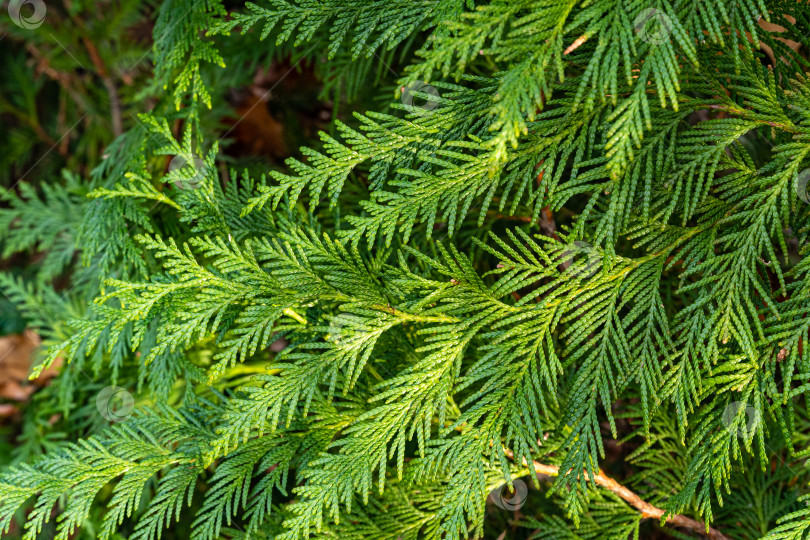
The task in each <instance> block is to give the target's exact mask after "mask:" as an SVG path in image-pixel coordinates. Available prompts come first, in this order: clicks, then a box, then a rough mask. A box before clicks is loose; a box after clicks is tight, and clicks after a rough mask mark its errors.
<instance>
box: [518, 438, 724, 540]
mask: <svg viewBox="0 0 810 540" xmlns="http://www.w3.org/2000/svg"><path fill="white" fill-rule="evenodd" d="M504 452H505V453H506V455H507V456H509V458H510V459H514V458H515V455H514V453H513V452H512V451H511V450H509V449H504ZM523 465H524V466H526V467H528V466H529V464H528V462H527V461H526V460H525V459H523ZM532 465H533V466H534V470H535V471H537V472H538V473H539V474H544V475H546V476H558V475H559V474H560V468H559V467H557V466H556V465H546V464H544V463H540V462H539V461H532ZM593 481H594V483H595V484H596V485H598V486H600V487H603V488H605V489H607V490H608V491H610V492H612V493H614V494H615V495H617V496H618V497H620V498H621V499H622V500H624V501H625V502H626V503H628V504H629V505H630V506H632V507H633V508H635V509H636V510H638V511H639V512H641V518H642V519H648V518H655V519H659V520H660V519H661V518H662V517H663V516H664V514H665V513H666V511H665V510H664V509H663V508H658V507H657V506H653V505H652V504H650V503H648V502H647V501H645V500H643V499H642V498H641V497H639V496H638V495H636V494H635V493H633V492H632V491H630V490H629V489H627V488H626V487H625V486H623V485H621V484H620V483H618V482H617V481H616V480H614V479H613V478H611V477H609V476H607V475H606V474H605V473H604V471H602V470H601V469H599V474H598V475H596V477H595V478H594V479H593ZM665 523H666V524H668V525H674V526H676V527H681V528H683V529H688V530H690V531H693V532H696V533H698V534H702V535H704V536H706V537H707V538H711V539H712V540H731V539H730V538H729V537H728V536H726V535H724V534H723V533H721V532H720V531H718V530H717V529H715V528H713V527H708V526H706V524H704V523H701V522H700V521H697V520H694V519H692V518H688V517H686V516H682V515H680V514H674V515H670V516H668V517H667V518H666V522H665Z"/></svg>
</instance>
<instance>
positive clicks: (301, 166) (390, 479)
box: [0, 0, 810, 540]
mask: <svg viewBox="0 0 810 540" xmlns="http://www.w3.org/2000/svg"><path fill="white" fill-rule="evenodd" d="M651 9H654V10H655V11H652V12H651V11H650V10H651ZM651 13H652V15H651ZM152 15H153V16H154V19H155V25H154V44H153V52H152V60H153V63H154V66H155V69H154V74H153V75H154V78H153V79H152V80H151V81H150V82H148V83H147V82H144V83H143V84H142V86H141V87H140V88H139V89H138V91H139V95H140V96H141V97H144V98H148V99H149V100H150V108H149V110H146V107H143V108H142V109H139V110H138V112H140V113H141V114H140V115H138V116H137V117H136V116H134V115H133V116H131V118H130V120H131V124H128V128H127V130H125V131H124V132H123V133H121V134H120V135H119V136H118V137H116V138H114V140H113V138H112V137H111V138H110V139H111V140H109V141H107V142H108V144H109V146H108V147H107V150H106V151H105V153H104V157H103V158H102V159H100V160H98V161H97V162H94V163H93V165H95V167H94V168H93V169H92V171H91V172H89V173H87V174H83V171H75V170H74V171H71V172H65V173H64V175H63V177H62V179H55V178H54V179H52V180H50V181H49V182H42V185H41V187H35V186H34V185H31V184H27V183H22V184H20V186H19V188H18V189H17V190H15V191H12V192H9V193H8V194H7V195H5V196H4V200H5V201H6V205H5V207H3V208H2V209H0V245H1V246H2V253H3V256H4V257H9V256H11V255H14V254H18V253H21V252H22V253H28V254H31V253H41V254H43V257H41V258H40V259H39V261H38V262H37V263H35V264H32V267H31V268H32V271H30V272H27V275H25V276H21V275H14V274H20V273H21V272H14V271H11V272H8V273H7V274H4V275H0V283H1V284H2V286H3V289H4V290H6V291H7V294H8V296H9V299H10V301H11V302H12V303H13V304H15V305H16V306H17V310H18V312H19V313H20V315H21V317H23V318H24V319H25V320H26V321H27V322H28V324H29V325H31V326H35V327H37V328H39V329H40V333H41V334H42V335H43V337H44V338H45V339H44V341H45V346H44V347H43V349H44V350H45V354H44V355H43V358H42V359H41V361H40V362H39V364H38V365H37V366H36V367H35V368H34V370H33V375H37V374H39V373H41V372H42V370H44V369H45V368H48V367H51V366H52V365H54V364H55V362H57V360H59V359H63V360H64V361H65V363H64V365H63V367H62V368H61V372H60V375H59V377H57V379H56V380H55V381H54V383H53V384H52V385H51V386H49V387H48V388H46V389H43V390H42V391H41V392H40V393H39V394H38V397H37V398H36V399H39V400H41V401H39V402H38V401H36V400H35V401H34V402H33V403H34V406H35V407H37V409H34V412H32V413H31V416H32V417H31V418H27V419H26V420H25V425H26V426H29V427H28V428H26V429H28V430H31V429H33V428H31V427H30V426H40V427H41V426H42V425H43V424H46V423H44V422H43V418H44V415H45V414H51V413H52V412H53V411H54V410H58V411H60V413H61V415H62V418H61V419H60V420H59V422H58V423H57V424H56V425H48V427H42V428H41V429H40V431H38V432H37V434H36V435H32V437H33V442H31V441H29V443H30V444H29V445H27V446H26V448H28V450H25V451H20V452H19V453H18V454H17V455H15V456H14V457H13V458H12V459H10V460H8V461H9V462H10V464H9V467H8V468H7V469H5V470H4V472H2V473H0V530H3V531H4V532H7V531H9V530H11V526H12V521H13V522H14V523H17V524H19V525H23V524H24V527H23V532H22V536H23V537H24V538H25V539H30V540H33V539H36V538H38V537H39V536H40V535H41V534H46V533H47V531H46V533H41V531H43V527H46V526H47V525H46V523H47V522H48V520H49V519H50V517H51V514H52V510H53V509H54V507H55V508H56V511H55V514H56V516H57V517H56V524H55V528H54V529H52V532H53V536H54V537H56V538H60V539H62V538H65V539H66V538H72V535H73V534H75V531H76V530H77V529H78V528H84V530H88V529H89V530H91V531H92V534H93V535H95V536H94V537H98V538H114V537H115V536H114V535H116V534H121V535H124V536H125V537H128V538H137V539H144V540H147V539H148V540H152V539H158V538H162V537H169V536H167V535H171V534H173V532H172V528H173V527H175V525H174V524H175V522H177V523H180V524H186V525H187V526H188V528H189V530H188V531H187V532H186V531H184V532H182V533H178V534H181V535H182V534H186V535H187V536H188V537H191V538H195V539H196V538H199V539H205V540H210V539H214V538H244V539H248V538H251V539H253V538H276V539H279V540H281V539H285V540H299V539H300V540H303V539H306V538H310V537H326V538H341V539H343V538H350V539H351V538H390V539H392V540H393V539H411V538H412V539H416V538H448V539H449V538H462V539H463V538H471V537H492V538H497V537H499V535H500V534H501V533H502V532H505V531H506V530H507V529H509V531H510V534H511V535H512V536H509V537H515V538H528V537H532V538H617V539H618V538H628V537H634V538H637V537H644V536H645V535H648V534H652V531H653V530H654V529H655V530H658V531H659V532H661V533H663V534H669V535H673V536H675V537H680V538H683V537H687V536H686V535H687V534H690V535H696V534H699V532H700V530H699V529H700V527H698V528H696V529H693V530H689V531H686V530H684V529H683V528H679V526H677V524H675V525H676V526H673V523H672V522H666V518H667V517H668V516H673V515H676V514H677V515H680V517H688V518H689V519H694V520H698V521H700V522H701V523H700V526H701V527H702V526H703V525H702V524H703V523H705V525H706V527H708V526H711V527H714V528H715V529H716V530H718V531H721V532H722V533H723V534H725V535H727V536H728V537H730V538H746V539H748V538H751V539H754V538H761V537H762V538H765V537H767V538H780V539H782V538H784V539H787V538H804V537H806V536H807V535H808V534H810V512H808V511H807V510H806V508H805V507H806V506H807V500H808V499H807V497H808V494H810V491H808V489H807V487H808V483H809V482H810V474H808V470H807V468H806V467H805V465H804V460H805V459H806V456H807V453H808V450H807V445H808V442H810V435H809V434H810V417H809V415H808V412H807V403H808V402H807V399H806V393H807V391H808V386H807V380H808V379H809V378H810V348H808V347H807V346H806V345H807V344H806V340H807V339H808V338H810V262H809V261H810V258H808V256H807V254H808V248H807V239H808V233H809V232H810V228H808V225H810V204H808V203H807V201H808V200H810V199H809V198H808V193H807V192H806V189H807V185H806V184H807V176H806V175H810V172H805V171H808V167H810V156H809V155H808V154H810V89H809V87H808V84H809V83H808V81H809V80H810V79H808V78H807V76H806V74H805V73H806V71H807V70H808V68H809V67H810V62H809V61H808V59H807V56H808V52H810V41H809V40H808V38H807V37H806V36H807V35H808V34H810V7H808V6H807V5H806V4H804V3H798V2H781V1H777V0H720V1H712V2H708V1H705V2H704V1H700V2H695V1H686V0H683V1H680V0H675V1H663V0H662V1H660V2H653V3H652V4H650V3H648V2H647V1H646V0H645V1H644V2H642V1H641V0H632V1H621V2H620V1H617V0H596V1H593V2H543V1H537V0H520V1H500V0H493V1H491V2H478V3H473V2H462V1H460V0H440V1H436V2H421V3H420V2H416V3H414V2H401V1H392V2H366V1H361V0H345V1H338V0H327V1H323V2H315V1H312V0H294V1H293V0H290V1H287V0H262V1H261V2H258V3H255V4H254V3H250V2H248V3H246V5H245V6H241V7H238V8H234V6H232V5H231V4H230V3H223V2H220V1H216V0H204V1H203V0H200V1H193V2H179V1H167V2H162V3H160V5H159V6H156V7H155V10H154V13H153V14H152ZM651 16H652V17H654V18H655V19H656V20H657V22H658V23H659V24H661V26H660V27H659V30H661V31H663V34H660V33H659V34H656V35H655V37H654V38H653V37H650V35H649V34H645V33H644V32H645V31H648V30H649V29H646V30H645V28H646V27H644V24H647V23H645V21H646V18H649V17H651ZM639 21H641V22H639ZM773 25H778V27H774V26H773ZM44 28H46V26H43V27H42V29H44ZM774 28H782V29H783V30H774ZM42 29H40V30H42ZM17 33H19V32H17ZM279 58H284V59H290V62H289V64H290V65H291V70H294V69H296V68H297V67H300V66H299V64H301V65H312V66H313V67H312V71H313V73H314V74H315V75H316V77H317V78H318V80H319V81H320V82H321V83H322V88H323V92H322V97H324V98H331V99H332V100H333V112H334V113H335V119H334V121H333V123H332V124H331V125H330V129H329V132H328V133H327V132H321V133H320V134H319V140H313V141H311V144H310V147H307V148H303V149H301V150H300V151H299V152H298V153H297V154H295V155H293V156H291V157H290V158H288V159H287V160H286V162H285V164H283V165H282V164H274V165H268V164H266V163H262V162H259V161H258V160H241V161H240V160H237V159H236V158H234V157H233V156H232V155H231V154H229V153H228V147H229V144H230V141H229V140H228V138H227V137H228V135H229V133H230V131H231V130H226V129H225V128H224V127H223V122H224V119H225V118H226V117H227V116H228V112H229V111H228V110H227V107H225V106H224V105H223V103H224V102H225V101H226V97H225V96H226V95H227V93H228V91H229V89H231V88H233V87H238V86H240V85H246V84H249V82H250V80H251V79H252V77H253V69H254V68H255V66H257V65H259V66H261V65H266V64H267V63H269V62H271V61H273V59H276V60H277V59H279ZM380 65H382V66H383V67H382V68H380ZM226 66H227V67H226ZM439 79H440V80H439ZM425 81H427V82H429V84H427V83H426V82H425ZM130 106H132V105H130ZM345 108H348V112H342V111H343V109H345ZM365 109H370V110H365ZM360 110H362V111H363V112H360ZM128 122H129V121H128ZM88 159H89V158H88ZM177 160H179V162H180V163H181V164H180V165H179V166H178V165H176V164H177V163H178V161H177ZM91 161H92V160H91ZM229 165H230V167H229ZM237 165H239V166H237ZM240 169H244V170H240ZM85 176H86V177H87V179H86V180H82V178H83V177H85ZM65 283H67V284H68V285H65ZM85 368H87V370H85ZM86 371H89V372H91V373H92V376H90V375H88V373H86ZM86 378H91V379H93V381H94V384H95V385H87V384H86ZM109 385H118V386H122V387H126V388H128V389H129V391H130V392H132V394H134V396H135V401H136V403H137V408H136V411H135V412H134V414H133V415H132V416H131V417H129V418H127V419H126V420H125V421H123V422H121V423H119V424H116V425H114V426H108V427H105V426H103V424H104V422H103V418H99V416H98V415H97V414H96V411H95V400H96V396H97V394H98V390H99V389H100V387H103V386H109ZM40 394H41V395H40ZM88 418H92V419H91V420H87V419H88ZM38 429H39V428H38ZM25 433H29V432H28V431H26V432H25ZM25 436H27V435H25ZM25 436H23V435H21V436H20V438H21V439H25ZM62 436H65V437H68V438H69V439H70V440H76V439H79V438H80V440H79V442H73V443H69V444H65V445H61V444H60V445H57V444H54V441H53V440H50V439H48V437H56V438H59V437H62ZM40 454H41V455H40ZM538 464H543V465H546V466H551V467H556V468H557V469H556V470H557V471H558V472H557V473H555V474H554V475H553V476H554V477H553V478H552V479H550V480H549V481H548V482H546V481H545V479H544V478H545V477H544V476H543V475H541V476H540V478H539V479H538V475H537V474H535V473H536V472H538V471H537V470H536V467H537V466H538ZM540 472H544V470H541V471H540ZM545 472H547V471H545ZM599 475H602V476H604V475H608V476H611V477H612V478H615V479H616V480H618V481H619V482H620V483H621V484H623V485H625V486H627V488H628V489H632V490H633V492H634V493H636V494H637V495H638V496H639V497H640V498H641V499H643V500H644V501H646V502H647V503H649V504H651V505H654V506H655V507H657V508H661V509H663V510H664V512H665V513H664V515H663V517H662V519H661V520H650V519H648V518H649V517H650V516H649V515H648V514H646V513H642V512H640V508H639V507H638V505H634V504H633V503H632V502H631V500H629V498H628V497H627V496H626V492H621V493H624V495H622V494H621V493H619V492H618V490H610V489H607V488H606V487H605V483H604V482H603V483H601V484H599V483H597V482H596V481H595V478H596V477H597V476H599ZM518 482H521V483H524V484H522V485H525V484H529V485H530V486H531V490H532V491H531V492H530V494H529V500H528V501H527V503H526V504H527V506H526V507H524V508H523V509H522V511H521V515H520V516H514V515H512V514H510V513H509V512H508V511H507V510H506V509H500V510H499V506H498V505H496V504H493V502H492V500H493V499H494V500H495V502H496V503H497V502H498V501H497V498H498V497H499V496H500V495H497V493H500V491H496V492H495V494H493V495H492V497H490V499H489V501H490V502H488V495H489V494H490V492H492V491H493V490H500V487H501V486H503V485H504V484H506V485H508V486H515V485H518ZM536 491H542V492H543V495H548V497H545V496H541V495H540V494H538V493H536ZM20 509H23V510H22V511H20ZM100 509H103V510H104V511H103V512H99V510H100ZM517 518H520V519H517ZM167 529H168V530H167ZM49 530H50V529H49ZM704 532H705V529H704ZM501 537H502V536H501Z"/></svg>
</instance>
